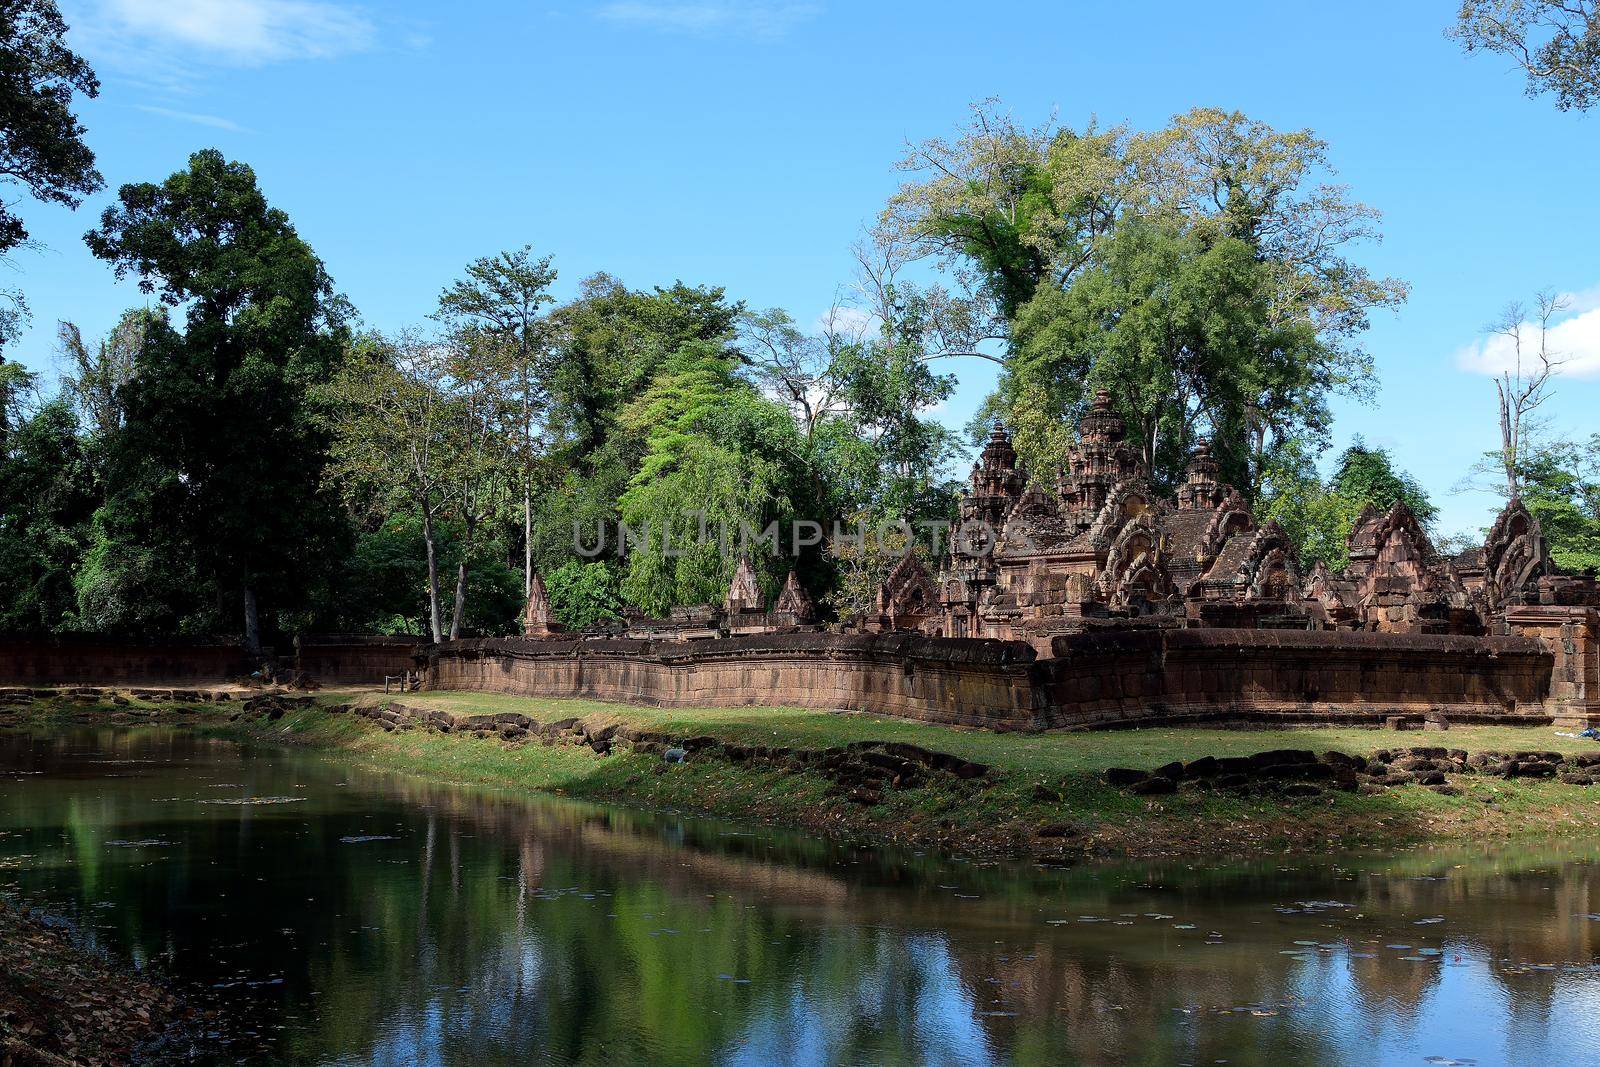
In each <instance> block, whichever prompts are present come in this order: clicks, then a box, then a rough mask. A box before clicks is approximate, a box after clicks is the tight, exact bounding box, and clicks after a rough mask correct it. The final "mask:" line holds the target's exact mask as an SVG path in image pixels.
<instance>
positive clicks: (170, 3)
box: [72, 0, 376, 67]
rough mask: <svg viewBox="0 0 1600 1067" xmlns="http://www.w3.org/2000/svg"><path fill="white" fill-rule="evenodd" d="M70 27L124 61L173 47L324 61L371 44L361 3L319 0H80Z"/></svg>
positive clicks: (250, 62) (249, 59) (204, 55)
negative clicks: (359, 4) (358, 4)
mask: <svg viewBox="0 0 1600 1067" xmlns="http://www.w3.org/2000/svg"><path fill="white" fill-rule="evenodd" d="M74 6H75V12H74V13H73V16H72V26H73V30H74V35H75V36H81V37H82V38H83V39H84V40H85V41H86V42H87V43H88V47H89V50H90V51H92V52H95V53H99V54H103V55H107V56H109V57H111V58H113V59H116V60H120V61H122V62H124V63H125V64H126V65H128V66H133V67H148V66H151V65H152V63H155V64H157V65H160V63H159V61H160V60H161V59H163V58H166V59H168V60H170V58H171V56H172V54H173V53H177V54H179V55H182V56H185V57H188V58H196V59H201V60H204V61H207V62H210V63H215V64H221V65H229V66H259V65H261V64H264V63H274V62H280V61H283V60H295V59H330V58H333V57H335V56H341V55H347V54H349V53H351V52H360V51H364V50H365V49H368V48H371V47H372V46H373V44H374V43H375V38H376V28H375V27H374V25H373V23H372V20H371V19H370V18H368V17H367V15H366V13H365V12H364V11H362V9H360V8H357V7H352V6H348V5H344V4H335V3H324V2H321V0H85V2H83V3H80V4H77V5H74Z"/></svg>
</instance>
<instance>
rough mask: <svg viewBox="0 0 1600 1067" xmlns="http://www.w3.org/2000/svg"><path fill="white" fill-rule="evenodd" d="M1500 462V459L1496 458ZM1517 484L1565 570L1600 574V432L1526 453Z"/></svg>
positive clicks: (1539, 446) (1545, 444)
mask: <svg viewBox="0 0 1600 1067" xmlns="http://www.w3.org/2000/svg"><path fill="white" fill-rule="evenodd" d="M1497 458H1498V457H1497ZM1520 462H1521V467H1520V471H1519V477H1518V483H1519V486H1520V490H1521V494H1522V502H1523V503H1524V504H1525V505H1526V506H1527V508H1528V511H1529V512H1530V513H1531V514H1532V515H1533V517H1534V518H1535V519H1537V520H1538V522H1539V526H1540V528H1541V529H1542V530H1543V532H1544V536H1545V540H1546V541H1547V542H1548V543H1549V545H1550V556H1551V558H1552V559H1553V560H1554V561H1555V564H1556V566H1558V567H1560V568H1561V569H1562V570H1565V571H1568V572H1573V573H1581V572H1591V573H1592V572H1594V571H1596V570H1600V434H1595V435H1593V436H1591V437H1590V438H1589V440H1588V441H1584V442H1580V441H1565V440H1551V441H1547V442H1542V443H1537V444H1534V445H1533V446H1531V447H1529V448H1528V449H1526V450H1525V451H1524V452H1523V454H1522V457H1521V461H1520Z"/></svg>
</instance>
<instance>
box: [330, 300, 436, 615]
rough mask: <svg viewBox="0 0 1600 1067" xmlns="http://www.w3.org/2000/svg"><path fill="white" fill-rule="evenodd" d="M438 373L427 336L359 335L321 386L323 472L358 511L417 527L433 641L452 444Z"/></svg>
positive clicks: (433, 352)
mask: <svg viewBox="0 0 1600 1067" xmlns="http://www.w3.org/2000/svg"><path fill="white" fill-rule="evenodd" d="M446 374H447V367H446V363H445V359H444V358H443V353H442V352H441V350H440V348H439V346H438V345H436V344H435V343H434V341H433V339H431V338H427V337H424V336H422V335H421V334H418V333H415V332H410V333H402V334H399V335H397V336H396V337H393V338H385V337H382V336H379V335H376V334H369V335H364V336H362V337H358V338H356V340H355V342H354V344H352V346H351V349H350V352H349V354H348V356H347V357H346V359H345V360H344V361H343V363H342V364H341V366H340V367H339V370H338V372H337V373H336V374H335V375H334V376H333V378H332V379H331V380H330V381H329V383H328V385H327V387H326V393H327V396H328V398H329V400H330V404H329V405H328V407H327V409H326V411H325V418H326V419H327V420H328V424H329V429H330V432H331V434H332V457H333V462H332V464H331V466H330V468H329V473H330V474H331V475H332V476H333V477H334V478H336V479H337V480H339V481H340V482H341V483H342V484H343V485H344V487H345V489H346V491H347V493H348V494H349V495H350V497H351V498H352V500H355V501H359V502H360V505H361V507H362V509H363V510H367V511H371V512H377V513H378V514H380V515H381V514H387V513H388V512H389V511H390V510H391V509H394V508H396V507H397V505H398V506H399V507H401V508H405V507H409V509H410V510H411V511H412V512H413V514H414V515H415V516H416V521H418V522H419V523H420V525H421V528H422V541H423V551H424V553H425V556H426V559H427V605H428V609H427V611H428V628H429V633H430V636H431V637H432V638H433V640H434V641H435V642H438V641H442V640H444V612H443V610H442V608H441V604H440V596H439V531H438V521H439V517H440V515H441V513H442V512H443V511H444V509H445V507H446V505H447V503H448V496H449V491H450V484H451V480H452V479H451V473H450V464H451V459H452V457H451V448H452V447H453V444H454V443H453V442H452V440H451V436H452V435H451V431H450V422H451V418H452V414H451V412H450V400H449V397H448V395H447V390H446V387H445V378H446Z"/></svg>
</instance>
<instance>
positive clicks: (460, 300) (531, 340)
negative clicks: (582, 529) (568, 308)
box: [438, 245, 556, 598]
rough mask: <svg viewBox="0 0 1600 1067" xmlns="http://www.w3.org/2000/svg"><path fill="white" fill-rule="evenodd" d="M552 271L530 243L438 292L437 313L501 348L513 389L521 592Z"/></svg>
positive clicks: (528, 578) (526, 569)
mask: <svg viewBox="0 0 1600 1067" xmlns="http://www.w3.org/2000/svg"><path fill="white" fill-rule="evenodd" d="M555 280H556V271H555V269H554V268H553V267H551V266H550V257H549V256H543V257H540V258H538V259H535V258H534V255H533V246H532V245H524V246H523V247H521V248H519V249H517V250H516V251H511V252H501V253H500V254H499V255H496V256H485V257H484V258H482V259H477V260H473V261H472V262H471V263H469V264H468V265H467V271H466V277H465V278H461V279H458V280H457V281H455V282H453V283H452V284H451V285H450V286H449V288H447V289H445V291H444V292H443V293H441V294H440V295H439V311H438V316H439V318H440V319H442V320H443V321H445V322H447V323H450V324H452V325H453V326H455V327H457V328H458V329H465V328H472V329H476V330H478V331H480V332H481V333H483V334H484V335H485V336H487V337H489V338H492V339H493V340H494V342H496V343H497V344H499V345H500V346H502V347H503V348H505V349H506V350H507V355H508V356H509V358H510V362H511V367H510V372H511V377H512V380H513V381H514V383H515V385H516V388H517V397H516V402H517V406H518V408H519V410H520V419H519V420H518V431H519V438H520V441H519V444H520V447H519V448H518V450H517V457H516V458H517V466H518V468H519V473H520V475H521V480H522V541H523V556H522V592H523V597H524V598H526V597H527V596H528V595H529V593H531V592H532V589H533V480H534V462H535V456H536V453H535V447H534V436H535V433H536V426H537V424H538V421H539V419H540V417H541V415H542V413H543V411H544V408H545V406H546V404H547V403H548V396H549V390H548V385H547V375H548V373H549V370H550V368H549V366H548V349H549V330H548V328H547V324H546V322H545V319H544V317H543V315H542V314H541V311H542V309H543V308H544V306H545V305H546V304H552V303H554V302H555V298H554V297H552V296H551V295H550V286H551V285H552V284H553V283H554V282H555Z"/></svg>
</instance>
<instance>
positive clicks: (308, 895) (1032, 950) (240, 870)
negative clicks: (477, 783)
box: [0, 729, 1600, 1065]
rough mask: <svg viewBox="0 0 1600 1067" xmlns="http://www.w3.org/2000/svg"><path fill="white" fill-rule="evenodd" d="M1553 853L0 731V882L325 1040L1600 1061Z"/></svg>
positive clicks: (752, 1059) (275, 1045) (577, 1048)
mask: <svg viewBox="0 0 1600 1067" xmlns="http://www.w3.org/2000/svg"><path fill="white" fill-rule="evenodd" d="M1596 858H1597V852H1596V850H1595V849H1594V848H1592V847H1590V846H1588V845H1580V844H1564V845H1563V844H1555V845H1540V846H1538V847H1526V846H1522V847H1506V848H1489V847H1479V848H1472V849H1466V850H1456V851H1442V850H1441V851H1431V852H1415V853H1407V854H1404V855H1401V856H1390V857H1370V858H1356V859H1351V858H1343V859H1325V860H1319V861H1316V862H1289V861H1281V862H1272V861H1268V862H1255V863H1240V862H1228V861H1226V860H1224V861H1221V862H1218V863H1214V864H1209V865H1199V864H1181V863H1180V864H1164V865H1163V864H1138V865H1116V866H1085V867H1080V868H1074V869H1069V870H1051V869H1043V868H1037V867H1015V866H1009V865H1001V864H976V863H959V862H949V861H940V860H936V859H933V858H931V857H926V856H919V855H913V854H904V853H901V854H885V853H882V852H879V851H876V850H868V849H859V848H851V847H845V846H839V845H832V844H829V843H826V842H822V841H818V840H816V839H811V838H805V837H800V836H794V835H784V834H774V833H767V832H757V833H752V832H750V831H749V830H748V828H743V829H741V828H738V827H732V826H728V825H725V824H718V823H712V822H704V821H692V820H679V819H672V818H664V817H650V816H644V815H640V814H637V813H631V812H626V811H614V810H602V809H595V808H588V807H579V806H575V805H568V804H562V803H557V802H553V801H545V800H532V801H530V800H528V799H526V798H518V797H512V796H507V795H504V794H495V793H489V792H483V791H476V790H464V789H455V788H447V787H441V786H437V785H431V784H428V783H423V782H420V781H417V780H415V779H409V778H405V777H400V776H393V775H385V774H376V773H370V772H365V771H360V770H355V769H351V768H349V767H347V766H344V765H342V764H340V763H339V762H337V761H334V760H330V759H326V758H323V757H319V756H315V755H311V754H307V753H295V752H280V751H276V750H258V751H241V750H240V749H239V748H238V747H236V746H234V745H233V744H231V743H227V742H221V741H213V740H204V739H197V738H194V737H192V736H188V735H184V734H181V733H175V732H169V731H162V730H154V729H152V730H142V731H136V732H129V731H110V730H105V731H96V730H81V731H77V732H72V733H68V734H65V735H62V736H57V737H53V738H45V737H25V736H21V735H16V734H12V735H0V888H4V890H5V891H8V892H16V893H20V894H22V895H23V896H25V897H27V898H29V899H31V900H34V901H38V902H43V903H46V904H48V905H49V906H51V907H53V908H54V909H56V910H57V911H59V912H61V913H63V914H66V915H69V916H72V917H73V918H75V920H76V921H77V922H78V923H79V924H80V925H81V927H82V930H83V932H84V934H85V936H86V937H88V938H90V939H91V940H93V941H96V942H99V943H102V944H105V945H108V946H111V947H114V948H116V949H118V950H121V951H124V952H126V953H128V954H130V955H132V956H133V957H134V958H135V959H137V960H139V961H141V962H144V963H153V964H156V965H159V966H160V967H162V968H165V969H167V970H169V971H171V972H173V973H176V974H178V975H181V976H184V977H186V978H190V979H192V980H195V981H198V982H200V983H202V984H204V985H206V986H210V987H213V988H215V990H216V995H217V996H219V997H220V998H222V999H223V1001H224V1002H225V1003H226V1004H227V1005H228V1007H229V1008H230V1013H231V1014H234V1015H236V1016H237V1017H239V1018H240V1019H242V1020H243V1022H242V1023H241V1024H240V1025H239V1026H238V1027H237V1028H236V1029H237V1032H236V1033H234V1034H233V1035H232V1036H231V1040H232V1041H233V1045H232V1046H231V1049H230V1055H232V1056H244V1055H250V1054H257V1055H259V1057H260V1058H264V1059H274V1060H294V1061H309V1062H328V1063H367V1062H375V1063H394V1064H401V1063H406V1064H409V1063H418V1062H421V1063H472V1064H484V1063H498V1062H520V1063H527V1062H538V1063H552V1064H568V1063H580V1062H582V1063H604V1064H619V1063H624V1064H625V1063H652V1064H662V1063H707V1062H714V1063H724V1064H740V1065H743V1064H751V1065H754V1064H773V1063H780V1064H781V1063H793V1064H824V1063H872V1064H879V1063H946V1064H987V1063H1014V1064H1062V1063H1086V1064H1087V1063H1211V1062H1215V1061H1219V1060H1225V1061H1227V1062H1229V1063H1233V1064H1268V1063H1272V1064H1281V1063H1348V1064H1368V1063H1376V1062H1390V1063H1408V1064H1415V1063H1420V1062H1422V1061H1423V1058H1424V1057H1428V1056H1435V1057H1442V1058H1445V1059H1449V1058H1458V1059H1469V1058H1470V1059H1475V1060H1476V1061H1477V1062H1478V1063H1479V1064H1492V1063H1540V1064H1544V1063H1566V1062H1574V1063H1576V1062H1596V1061H1597V1060H1600V1037H1597V1036H1596V1028H1595V1027H1594V1026H1593V1024H1592V1019H1593V1018H1594V1016H1595V1011H1596V1009H1597V1008H1600V967H1597V966H1596V963H1597V959H1600V957H1597V954H1596V953H1597V949H1596V942H1595V938H1596V935H1597V934H1600V920H1597V918H1596V913H1600V901H1597V900H1596V898H1595V890H1596V886H1597V884H1600V882H1597V878H1600V867H1597V866H1596V864H1595V860H1596Z"/></svg>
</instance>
